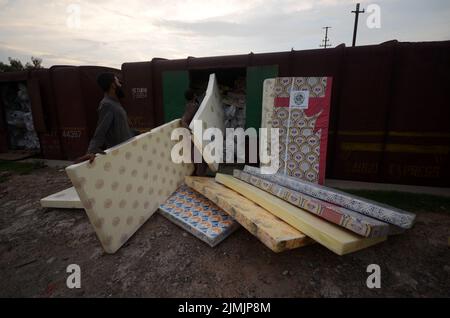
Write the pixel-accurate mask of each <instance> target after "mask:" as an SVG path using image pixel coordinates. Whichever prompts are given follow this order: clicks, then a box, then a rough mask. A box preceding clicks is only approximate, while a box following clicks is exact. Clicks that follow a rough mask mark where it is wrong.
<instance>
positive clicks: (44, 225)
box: [0, 168, 450, 297]
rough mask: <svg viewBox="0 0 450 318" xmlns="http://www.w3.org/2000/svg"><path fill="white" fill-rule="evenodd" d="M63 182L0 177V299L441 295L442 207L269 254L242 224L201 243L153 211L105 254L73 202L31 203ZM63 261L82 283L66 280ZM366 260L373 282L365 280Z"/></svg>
mask: <svg viewBox="0 0 450 318" xmlns="http://www.w3.org/2000/svg"><path fill="white" fill-rule="evenodd" d="M69 186H70V182H69V180H68V178H67V177H66V175H65V173H64V172H63V171H58V170H57V169H54V168H41V169H37V170H35V171H33V172H32V173H31V174H28V175H12V176H10V177H9V178H8V179H7V180H6V181H4V182H2V183H0V280H1V288H0V296H1V297H79V296H93V297H133V296H138V297H385V296H387V297H393V296H398V297H432V296H437V297H442V296H445V297H450V262H449V261H450V254H449V252H450V249H449V245H448V244H449V242H448V240H449V235H450V233H449V229H450V217H449V216H450V214H449V211H420V210H419V211H414V212H416V213H417V214H418V218H417V223H416V225H415V226H414V228H413V229H412V230H409V231H408V232H406V233H405V234H403V235H399V236H395V237H390V238H389V239H388V241H386V242H384V243H381V244H379V245H377V246H374V247H372V248H368V249H366V250H363V251H360V252H356V253H353V254H349V255H346V256H337V255H335V254H334V253H332V252H330V251H329V250H327V249H326V248H324V247H322V246H320V245H319V244H314V245H311V246H307V247H303V248H299V249H296V250H293V251H288V252H283V253H280V254H275V253H273V252H272V251H271V250H269V249H268V248H266V247H265V246H264V245H263V244H262V243H260V242H259V241H258V240H257V239H256V238H255V237H253V236H252V235H251V234H249V233H248V232H247V231H246V230H245V229H244V228H240V229H239V230H238V231H237V232H235V233H234V234H233V235H231V236H230V237H229V238H227V239H226V240H225V241H223V242H222V243H221V244H219V245H218V246H217V247H215V248H210V247H209V246H208V245H206V244H205V243H203V242H202V241H200V240H198V239H197V238H195V237H194V236H192V235H190V234H188V233H186V232H185V231H183V230H182V229H180V228H179V227H178V226H176V225H174V224H172V223H171V222H169V221H168V220H166V219H165V218H163V217H162V216H160V215H159V214H155V215H154V216H153V217H151V218H150V219H149V220H148V221H147V222H146V223H145V224H144V226H143V227H142V228H141V229H140V230H139V231H138V232H137V233H136V234H135V235H134V236H133V237H132V238H131V239H130V240H129V241H128V243H126V244H125V245H124V247H122V248H121V249H120V250H119V251H118V252H117V253H116V254H114V255H108V254H105V253H104V252H103V250H102V248H101V246H100V244H99V242H98V241H97V238H96V236H95V234H94V231H93V228H92V226H91V225H90V223H89V222H88V219H87V217H86V215H85V213H84V212H83V211H82V210H58V209H48V210H46V209H43V208H41V207H40V205H39V199H40V198H42V197H44V196H47V195H49V194H52V193H55V192H57V191H59V190H63V189H65V188H67V187H69ZM69 264H78V265H79V266H80V267H81V289H69V288H67V287H66V279H67V276H68V275H69V274H67V273H66V268H67V266H68V265H69ZM369 264H378V265H379V266H380V267H381V288H380V289H369V288H367V286H366V279H367V277H368V275H369V274H368V273H367V272H366V269H367V266H368V265H369Z"/></svg>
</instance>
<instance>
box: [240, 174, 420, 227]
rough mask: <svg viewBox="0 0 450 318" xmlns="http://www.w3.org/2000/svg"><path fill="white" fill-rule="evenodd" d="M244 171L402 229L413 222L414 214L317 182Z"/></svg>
mask: <svg viewBox="0 0 450 318" xmlns="http://www.w3.org/2000/svg"><path fill="white" fill-rule="evenodd" d="M244 172H247V173H250V174H252V175H255V176H259V177H261V178H263V179H266V180H269V181H273V182H275V183H277V184H279V185H282V186H284V187H286V188H289V189H292V190H295V191H298V192H301V193H304V194H307V195H310V196H312V197H314V198H316V199H320V200H323V201H326V202H330V203H333V204H336V205H339V206H342V207H345V208H347V209H350V210H353V211H356V212H359V213H361V214H364V215H367V216H369V217H372V218H375V219H378V220H381V221H384V222H387V223H389V224H393V225H397V226H399V227H401V228H404V229H409V228H411V227H412V226H413V224H414V219H415V217H416V215H415V214H413V213H410V212H407V211H403V210H400V209H397V208H394V207H391V206H389V205H386V204H382V203H379V202H375V201H372V200H369V199H365V198H361V197H358V196H356V195H352V194H349V193H346V192H342V191H339V190H336V189H333V188H328V187H325V186H321V185H318V184H313V183H310V182H305V181H303V180H299V179H297V178H291V177H289V176H285V175H281V174H273V175H269V174H262V173H261V172H260V169H259V168H255V167H251V166H245V167H244Z"/></svg>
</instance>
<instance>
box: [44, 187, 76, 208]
mask: <svg viewBox="0 0 450 318" xmlns="http://www.w3.org/2000/svg"><path fill="white" fill-rule="evenodd" d="M40 202H41V206H42V207H43V208H57V209H82V208H83V204H81V201H80V197H79V196H78V194H77V191H76V190H75V188H74V187H70V188H68V189H65V190H62V191H59V192H56V193H54V194H52V195H49V196H48V197H45V198H42V199H41V201H40Z"/></svg>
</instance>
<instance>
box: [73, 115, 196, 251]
mask: <svg viewBox="0 0 450 318" xmlns="http://www.w3.org/2000/svg"><path fill="white" fill-rule="evenodd" d="M178 127H181V121H180V119H176V120H174V121H172V122H170V123H167V124H165V125H162V126H159V127H157V128H155V129H153V130H151V131H150V132H147V133H144V134H141V135H138V136H136V137H134V138H132V139H130V140H128V141H126V142H125V143H122V144H120V145H117V146H115V147H113V148H110V149H108V150H106V151H105V152H106V154H105V155H97V157H96V159H95V161H94V162H93V163H92V164H90V163H88V162H87V161H86V162H82V163H79V164H75V165H71V166H69V167H67V168H66V172H67V174H68V176H69V178H70V180H71V181H72V184H73V185H74V187H75V189H76V191H77V193H78V195H79V197H80V199H81V202H82V205H83V207H84V209H85V210H86V213H87V215H88V217H89V220H90V222H91V223H92V225H93V226H94V230H95V232H96V234H97V236H98V238H99V240H100V242H101V244H102V246H103V248H104V250H105V251H106V252H107V253H114V252H116V251H117V250H118V249H119V248H120V247H121V246H122V245H123V244H124V243H125V242H126V241H127V240H128V239H129V238H130V237H131V236H132V235H133V234H134V233H135V232H136V231H137V229H138V228H139V227H141V225H142V224H143V223H144V222H145V221H146V220H147V219H148V218H149V217H150V216H151V215H152V214H153V213H154V212H155V211H157V210H158V208H159V206H160V205H161V204H162V203H164V201H166V200H167V198H168V197H169V196H170V195H171V194H172V193H173V192H174V191H175V190H176V189H177V187H178V186H180V185H181V184H182V183H183V180H184V177H185V176H186V175H190V174H192V172H193V170H194V167H193V165H192V164H185V163H183V164H175V163H174V162H173V161H172V160H171V154H170V153H171V149H172V147H173V145H174V144H175V143H177V141H172V140H171V133H172V130H173V129H175V128H178Z"/></svg>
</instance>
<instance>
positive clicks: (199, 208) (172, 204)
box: [159, 184, 239, 247]
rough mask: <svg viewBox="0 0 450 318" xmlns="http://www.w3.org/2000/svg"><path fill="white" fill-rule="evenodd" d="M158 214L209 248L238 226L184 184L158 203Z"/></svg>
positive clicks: (214, 205)
mask: <svg viewBox="0 0 450 318" xmlns="http://www.w3.org/2000/svg"><path fill="white" fill-rule="evenodd" d="M159 213H160V214H161V215H163V216H164V217H166V218H167V219H168V220H170V221H172V222H173V223H175V224H176V225H178V226H180V227H181V228H183V229H184V230H186V231H187V232H189V233H191V234H192V235H194V236H196V237H197V238H199V239H200V240H202V241H204V242H205V243H207V244H208V245H210V246H211V247H214V246H216V245H217V244H219V243H220V242H222V241H223V240H224V239H226V238H227V237H228V236H230V235H231V234H232V233H233V232H234V231H235V230H236V229H237V228H238V227H239V223H237V222H236V221H234V220H233V218H232V217H231V216H229V215H228V214H227V213H225V211H223V210H222V209H221V208H220V207H218V206H217V205H216V204H214V202H212V201H211V200H209V199H207V198H206V197H204V196H203V195H201V194H200V193H198V192H197V191H194V190H193V189H191V188H189V187H188V186H187V185H185V184H183V185H181V186H180V187H179V188H178V189H177V190H176V191H175V192H174V193H173V194H172V195H171V196H170V197H169V198H168V199H167V201H166V202H164V203H163V204H161V206H160V207H159Z"/></svg>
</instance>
